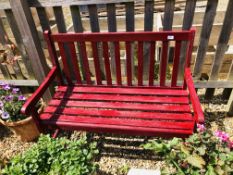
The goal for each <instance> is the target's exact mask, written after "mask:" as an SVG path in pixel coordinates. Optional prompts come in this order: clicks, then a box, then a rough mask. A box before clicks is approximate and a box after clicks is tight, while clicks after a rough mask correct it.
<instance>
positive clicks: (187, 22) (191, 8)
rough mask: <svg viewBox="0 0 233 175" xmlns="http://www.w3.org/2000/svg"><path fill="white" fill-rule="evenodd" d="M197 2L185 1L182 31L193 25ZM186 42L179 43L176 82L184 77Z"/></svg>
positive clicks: (192, 0) (193, 0)
mask: <svg viewBox="0 0 233 175" xmlns="http://www.w3.org/2000/svg"><path fill="white" fill-rule="evenodd" d="M196 1H197V0H187V1H186V6H185V12H184V19H183V25H182V30H189V29H190V28H191V26H192V23H193V16H194V12H195V7H196ZM187 47H188V45H187V42H181V51H180V61H179V69H178V70H179V71H178V80H182V79H183V77H184V64H185V57H186V55H185V53H186V50H187V49H188V48H187Z"/></svg>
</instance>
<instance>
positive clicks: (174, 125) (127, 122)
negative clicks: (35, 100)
mask: <svg viewBox="0 0 233 175" xmlns="http://www.w3.org/2000/svg"><path fill="white" fill-rule="evenodd" d="M40 118H41V119H42V120H43V121H46V120H49V121H54V122H56V121H63V122H72V123H93V124H104V125H119V127H120V126H134V127H135V128H136V127H149V128H164V129H183V130H190V129H192V128H193V126H194V122H193V121H185V122H174V121H148V120H135V119H123V120H122V119H119V118H103V117H87V116H73V115H57V114H41V116H40Z"/></svg>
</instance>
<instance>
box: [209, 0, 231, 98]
mask: <svg viewBox="0 0 233 175" xmlns="http://www.w3.org/2000/svg"><path fill="white" fill-rule="evenodd" d="M232 27H233V1H229V3H228V7H227V11H226V14H225V18H224V22H223V26H222V29H221V33H220V36H219V39H218V44H217V49H216V54H215V57H214V61H213V65H212V68H211V73H210V78H209V80H217V79H218V74H219V71H220V68H221V66H222V62H223V56H224V54H225V52H226V50H227V47H228V45H227V44H228V41H229V39H230V34H231V32H232ZM214 91H215V89H207V90H206V94H205V97H206V98H208V99H210V98H212V97H213V95H214Z"/></svg>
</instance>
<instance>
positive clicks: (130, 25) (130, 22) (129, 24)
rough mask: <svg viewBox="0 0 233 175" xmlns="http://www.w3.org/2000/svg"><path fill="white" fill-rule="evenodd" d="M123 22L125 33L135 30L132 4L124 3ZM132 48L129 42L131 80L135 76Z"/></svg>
mask: <svg viewBox="0 0 233 175" xmlns="http://www.w3.org/2000/svg"><path fill="white" fill-rule="evenodd" d="M125 10H126V13H125V22H126V31H127V32H132V31H134V29H135V19H134V13H135V12H134V2H127V3H125ZM134 48H135V44H134V43H133V42H131V46H130V52H131V54H130V55H131V58H130V59H131V61H130V62H131V68H130V69H131V74H132V75H131V77H132V80H133V79H134V76H135V70H134V69H135V63H134Z"/></svg>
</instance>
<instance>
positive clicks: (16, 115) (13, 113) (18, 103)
mask: <svg viewBox="0 0 233 175" xmlns="http://www.w3.org/2000/svg"><path fill="white" fill-rule="evenodd" d="M25 100H26V98H25V97H24V96H23V95H22V94H21V93H20V90H19V88H14V87H12V86H10V85H8V84H5V83H0V117H1V119H2V120H4V121H7V122H10V121H19V120H22V119H25V118H26V117H27V116H25V115H22V114H21V113H20V110H21V108H22V106H23V104H24V103H25Z"/></svg>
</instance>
